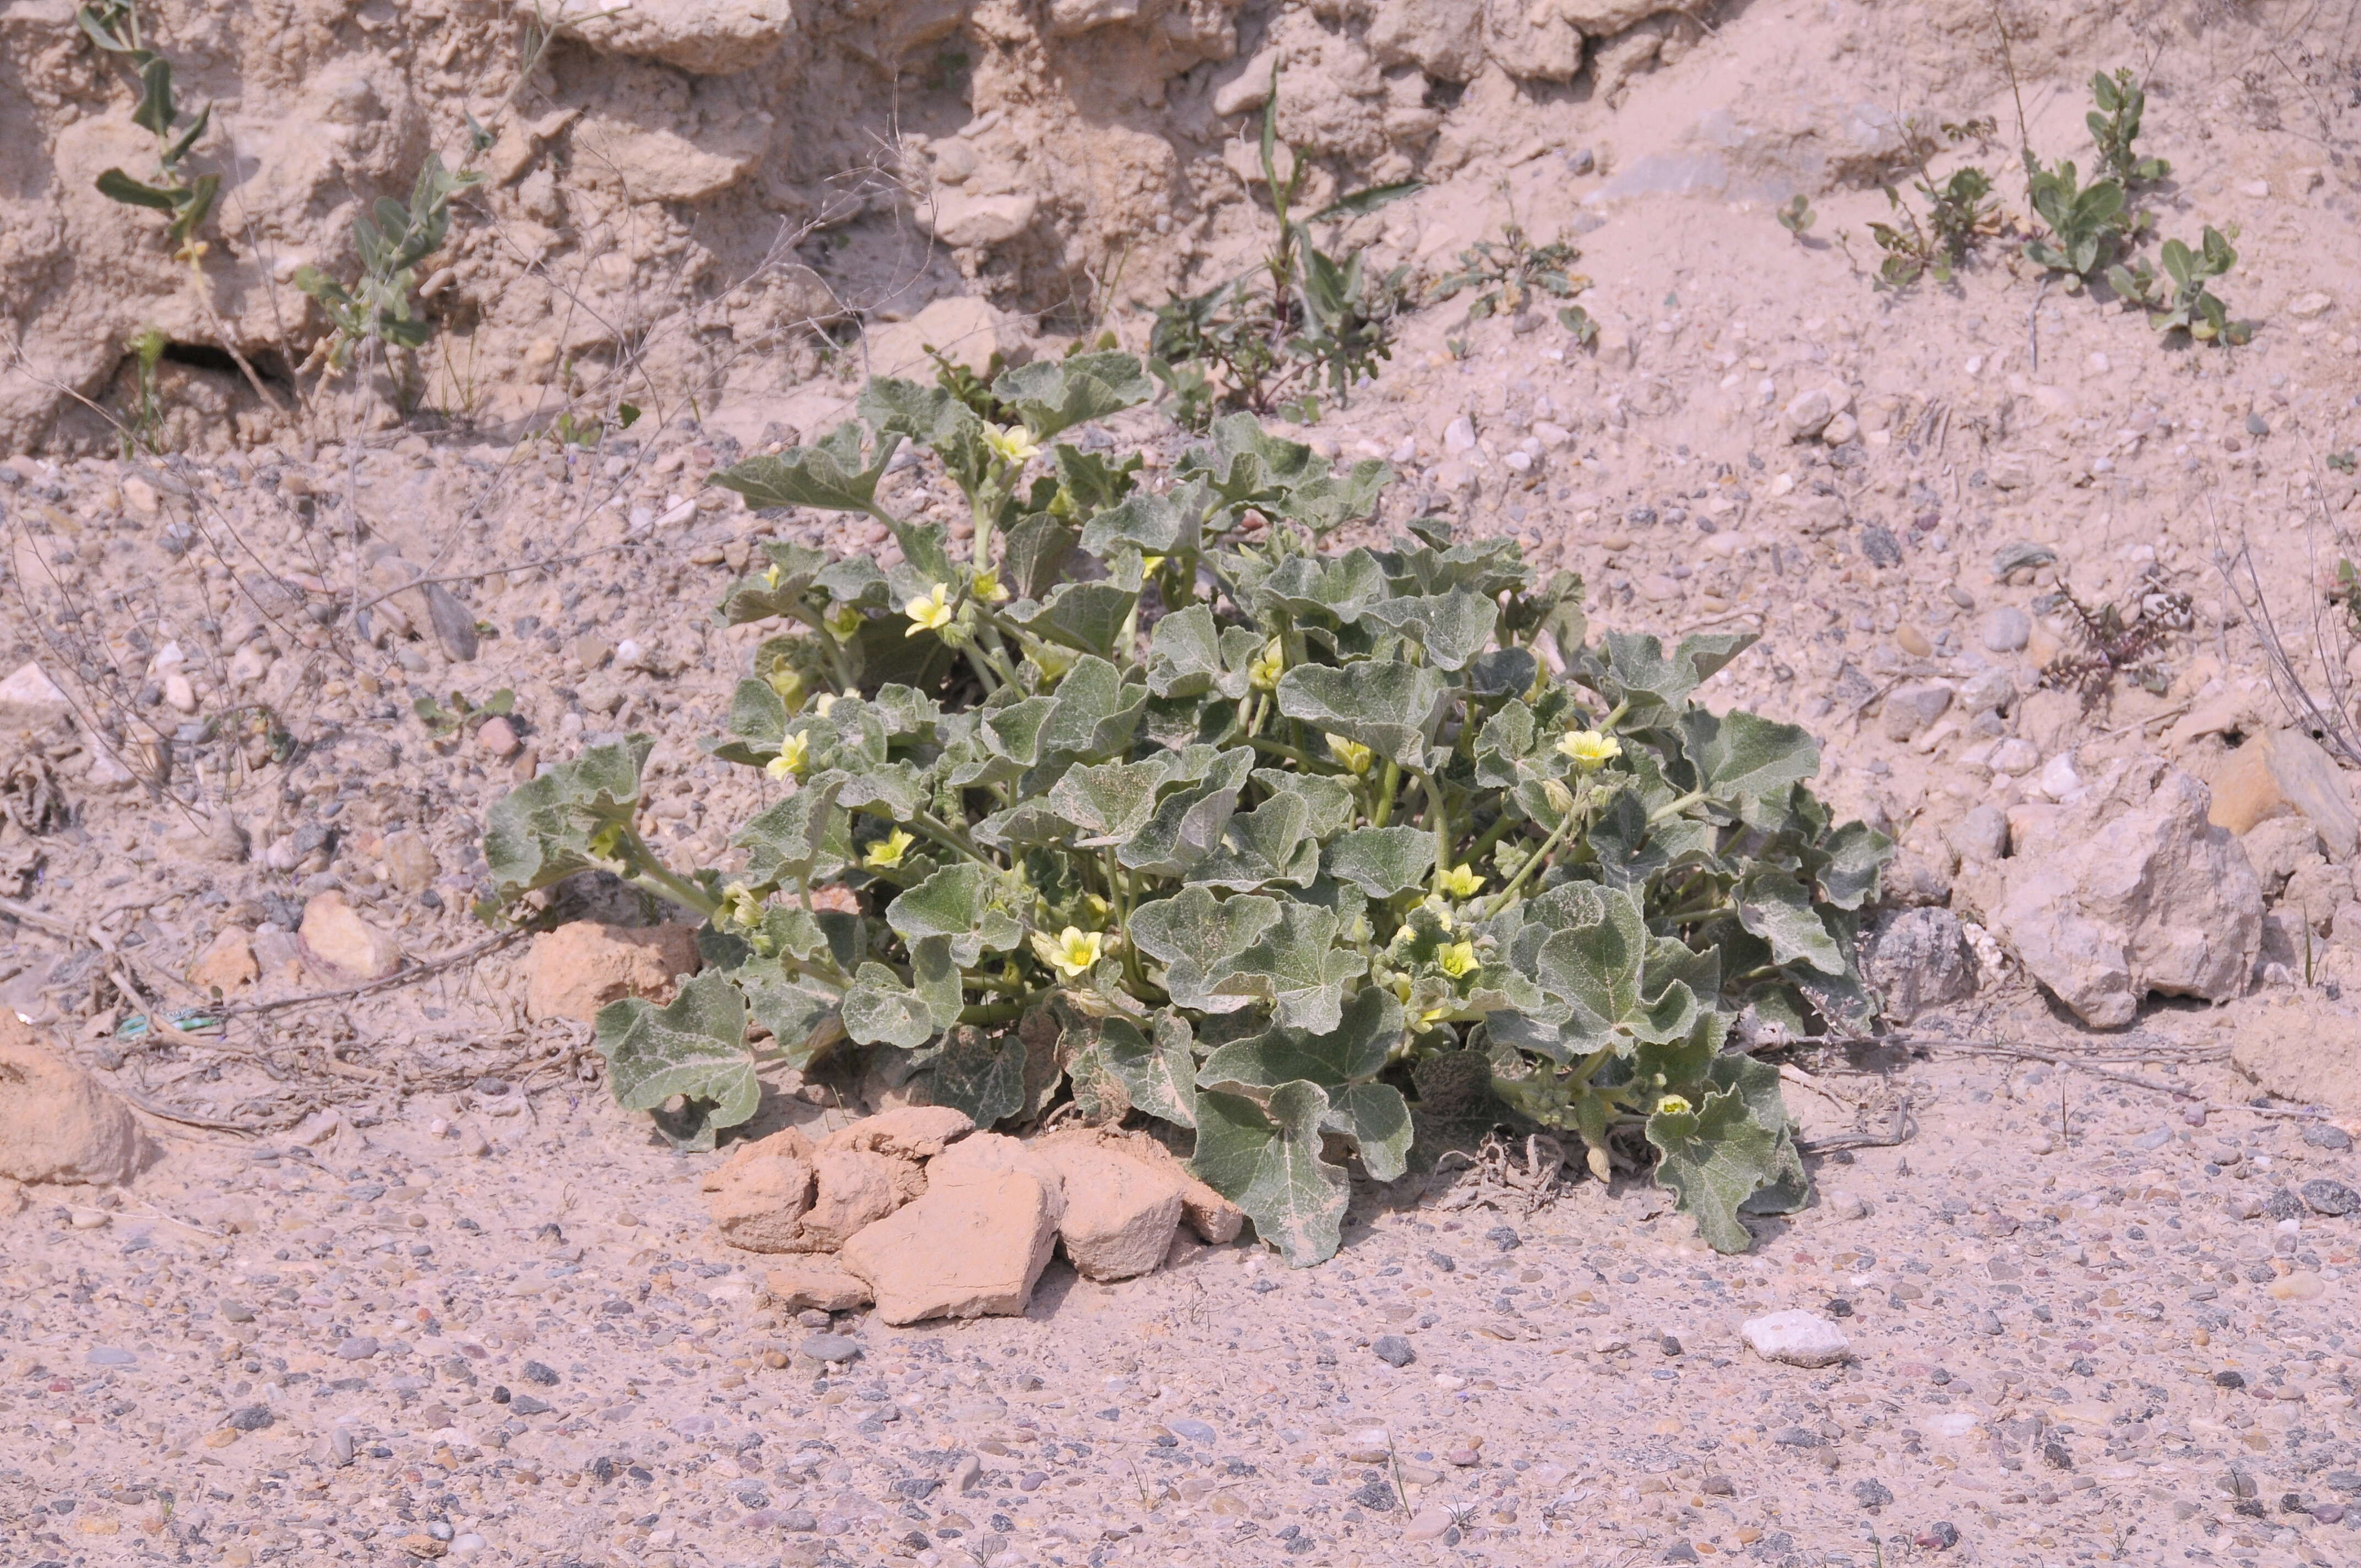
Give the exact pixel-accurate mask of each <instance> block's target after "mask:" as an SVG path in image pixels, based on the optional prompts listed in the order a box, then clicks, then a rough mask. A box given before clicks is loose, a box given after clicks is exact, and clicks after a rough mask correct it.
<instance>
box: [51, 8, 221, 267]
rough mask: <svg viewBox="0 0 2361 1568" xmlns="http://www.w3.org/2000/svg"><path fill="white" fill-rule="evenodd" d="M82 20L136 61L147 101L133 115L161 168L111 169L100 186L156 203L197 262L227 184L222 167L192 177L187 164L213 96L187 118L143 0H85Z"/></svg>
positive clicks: (183, 256)
mask: <svg viewBox="0 0 2361 1568" xmlns="http://www.w3.org/2000/svg"><path fill="white" fill-rule="evenodd" d="M74 21H75V22H76V23H77V24H78V25H79V26H80V27H81V28H82V33H83V35H84V36H85V37H87V38H89V39H90V41H91V42H93V43H94V44H96V45H97V46H98V47H99V48H100V49H104V50H105V51H106V52H107V53H109V54H112V55H118V56H120V57H122V59H123V61H124V63H125V64H126V65H128V66H129V67H130V69H131V71H132V74H133V75H134V76H135V77H136V78H137V81H138V83H139V105H138V107H137V108H135V109H133V110H132V111H131V123H132V124H134V125H136V126H138V127H139V128H140V129H141V130H144V131H146V132H148V135H150V136H152V137H155V138H156V169H155V172H154V173H152V174H150V175H149V176H148V178H147V179H146V180H134V179H133V178H132V177H131V176H130V175H128V174H126V173H125V172H124V171H123V170H120V169H109V170H106V171H105V172H104V173H103V174H101V175H100V176H99V177H98V181H97V183H98V191H99V194H101V195H103V196H104V197H106V198H107V199H108V200H109V201H114V202H121V203H124V204H125V205H126V206H133V207H149V208H153V209H154V210H155V211H157V212H159V213H162V214H165V216H166V217H167V218H169V219H170V222H169V223H167V224H166V225H165V227H164V237H165V238H166V239H167V240H168V241H170V244H171V247H172V256H173V258H174V259H175V260H179V261H185V262H187V263H188V264H189V265H190V266H192V267H193V266H195V265H196V264H197V263H198V262H199V261H200V260H202V259H203V257H204V254H205V243H204V242H203V240H201V239H199V238H198V237H197V231H198V230H199V229H200V228H203V226H204V222H205V219H206V217H207V216H208V215H210V214H211V213H212V212H213V207H214V198H215V197H216V196H218V195H219V194H220V192H221V176H220V175H218V174H199V175H195V176H193V177H192V175H191V174H190V172H189V170H188V166H187V165H188V157H189V154H190V152H191V151H192V149H193V148H195V147H196V145H197V143H198V141H199V140H201V139H202V138H203V136H204V134H205V127H206V126H209V125H211V124H212V123H213V117H214V108H213V105H212V104H206V105H205V106H204V107H203V109H201V110H199V111H198V112H197V115H196V117H195V118H194V119H192V120H190V121H189V122H188V123H187V124H186V125H183V124H182V123H181V120H182V117H183V116H182V115H181V109H180V104H179V103H178V101H177V100H176V99H175V98H174V96H173V93H172V62H171V61H170V60H166V59H165V58H164V57H163V56H162V55H160V54H158V53H157V52H156V51H155V50H153V49H149V48H148V44H147V38H146V35H145V33H144V31H143V30H142V28H141V26H140V21H139V6H138V4H137V0H98V4H96V5H82V6H80V7H78V8H77V9H76V10H75V12H74Z"/></svg>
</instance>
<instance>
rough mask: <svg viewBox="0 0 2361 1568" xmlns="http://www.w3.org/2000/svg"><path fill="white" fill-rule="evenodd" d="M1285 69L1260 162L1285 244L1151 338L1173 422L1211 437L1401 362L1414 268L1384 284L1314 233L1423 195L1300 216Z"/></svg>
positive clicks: (1385, 193) (1300, 176)
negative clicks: (1286, 134) (1404, 305)
mask: <svg viewBox="0 0 2361 1568" xmlns="http://www.w3.org/2000/svg"><path fill="white" fill-rule="evenodd" d="M1281 151H1282V148H1280V146H1279V70H1278V68H1277V67H1276V66H1274V67H1272V69H1271V84H1270V98H1269V101H1268V103H1267V104H1265V105H1264V108H1263V119H1262V142H1261V146H1260V148H1259V149H1258V156H1259V158H1260V160H1261V164H1262V175H1263V186H1264V189H1265V190H1266V191H1267V192H1269V196H1270V203H1271V207H1272V210H1273V214H1274V215H1275V216H1276V217H1277V219H1278V222H1279V234H1278V237H1277V239H1276V240H1275V241H1274V242H1273V244H1272V246H1271V248H1270V250H1269V252H1268V254H1267V255H1266V256H1265V257H1264V258H1263V261H1262V263H1261V265H1260V266H1259V267H1258V268H1257V269H1254V270H1251V271H1248V272H1247V273H1246V274H1244V275H1242V276H1240V277H1237V278H1234V279H1232V280H1229V281H1227V282H1224V283H1221V284H1218V285H1216V286H1215V287H1213V288H1212V289H1209V290H1207V291H1205V292H1203V293H1202V294H1197V295H1193V296H1190V297H1185V298H1176V299H1173V300H1170V301H1168V302H1165V303H1164V304H1162V305H1160V306H1159V307H1158V308H1157V311H1156V323H1155V325H1154V327H1153V328H1152V329H1151V330H1150V332H1149V334H1148V356H1149V357H1148V368H1149V370H1150V372H1151V373H1152V374H1153V375H1154V376H1155V377H1156V378H1157V379H1158V380H1159V381H1160V382H1162V383H1163V385H1164V387H1165V389H1166V391H1167V393H1168V394H1169V395H1170V398H1171V400H1172V404H1173V408H1172V411H1173V414H1174V417H1175V418H1176V419H1177V420H1178V421H1179V422H1180V423H1182V424H1183V425H1184V426H1186V427H1187V428H1189V429H1191V430H1200V431H1202V430H1203V429H1205V428H1206V427H1207V425H1208V424H1209V423H1210V422H1211V421H1212V419H1213V415H1214V414H1215V413H1216V412H1217V411H1220V410H1224V409H1228V410H1246V411H1253V412H1255V413H1261V414H1267V413H1270V412H1273V411H1276V410H1278V409H1279V406H1280V405H1281V404H1282V403H1283V402H1292V403H1293V404H1294V405H1295V406H1296V408H1297V409H1299V410H1301V409H1305V408H1307V407H1308V408H1310V409H1311V410H1312V411H1316V407H1317V405H1316V404H1310V405H1307V404H1306V403H1305V402H1304V400H1305V399H1307V398H1309V397H1312V396H1314V395H1316V394H1317V393H1318V391H1319V390H1320V389H1321V388H1322V387H1323V386H1325V387H1326V388H1327V389H1329V390H1330V391H1332V392H1333V393H1334V395H1335V396H1336V398H1337V399H1338V400H1340V401H1342V400H1345V399H1347V398H1349V397H1350V395H1351V393H1352V389H1353V386H1354V384H1355V383H1356V381H1357V380H1358V379H1359V378H1361V377H1363V376H1365V375H1366V376H1374V375H1375V374H1377V368H1378V365H1379V364H1381V363H1382V362H1383V361H1385V360H1386V359H1388V358H1390V357H1391V356H1392V354H1393V322H1394V316H1395V313H1397V312H1398V311H1399V310H1400V305H1401V293H1402V281H1403V280H1404V279H1405V278H1406V277H1407V276H1408V275H1409V271H1408V269H1407V268H1402V267H1397V268H1395V269H1393V270H1391V271H1389V272H1386V273H1382V274H1380V273H1377V272H1375V271H1372V270H1369V269H1366V268H1365V267H1364V265H1363V257H1362V253H1361V252H1359V251H1357V250H1356V251H1350V252H1347V253H1345V254H1344V255H1342V256H1335V255H1331V254H1330V253H1329V252H1327V251H1324V250H1323V249H1321V248H1320V247H1319V246H1318V245H1317V244H1315V243H1314V242H1313V238H1312V227H1311V225H1314V224H1321V223H1328V222H1333V221H1335V220H1339V219H1344V218H1351V217H1358V216H1360V215H1361V214H1365V213H1371V212H1375V211H1376V210H1377V209H1378V208H1379V207H1382V206H1384V205H1385V204H1386V203H1389V202H1393V201H1398V200H1400V198H1401V197H1403V196H1407V195H1409V194H1411V192H1415V191H1417V190H1418V189H1419V188H1420V187H1419V185H1418V183H1417V182H1416V181H1404V182H1402V183H1399V184H1392V185H1380V186H1370V187H1367V188H1365V189H1363V190H1358V191H1355V192H1351V193H1349V194H1347V195H1345V196H1341V197H1339V198H1337V199H1336V200H1335V201H1334V202H1331V203H1328V204H1327V205H1326V206H1324V207H1323V208H1321V209H1320V210H1319V211H1318V212H1315V213H1313V214H1311V216H1309V217H1301V218H1300V217H1298V216H1296V215H1295V207H1296V203H1297V200H1298V198H1299V197H1300V196H1301V194H1302V191H1303V182H1304V180H1305V179H1306V177H1307V176H1308V174H1309V173H1310V165H1309V164H1307V163H1306V162H1305V161H1304V160H1303V159H1301V158H1298V157H1296V156H1295V155H1294V154H1293V152H1292V151H1289V152H1287V170H1286V172H1285V174H1284V175H1282V174H1281V173H1280V171H1279V158H1280V153H1281Z"/></svg>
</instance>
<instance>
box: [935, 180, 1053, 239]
mask: <svg viewBox="0 0 2361 1568" xmlns="http://www.w3.org/2000/svg"><path fill="white" fill-rule="evenodd" d="M1040 205H1041V200H1040V198H1039V197H1038V196H1036V195H1034V194H1033V193H1032V192H1022V193H1019V194H1014V195H1004V196H971V195H969V194H968V193H967V192H964V191H938V192H935V195H934V200H933V201H932V202H931V203H928V205H926V206H923V207H920V208H919V209H918V214H917V215H918V222H919V224H920V225H921V226H923V227H925V228H926V229H927V231H928V233H930V234H932V235H933V236H935V237H936V238H937V239H939V240H941V241H942V242H943V243H944V244H945V245H951V246H959V247H963V248H965V247H981V246H987V245H998V244H1000V243H1001V242H1003V241H1004V240H1011V239H1015V238H1016V236H1018V235H1020V234H1023V233H1024V232H1025V231H1026V230H1027V228H1029V227H1031V226H1032V224H1033V214H1034V213H1035V212H1036V211H1038V209H1039V207H1040Z"/></svg>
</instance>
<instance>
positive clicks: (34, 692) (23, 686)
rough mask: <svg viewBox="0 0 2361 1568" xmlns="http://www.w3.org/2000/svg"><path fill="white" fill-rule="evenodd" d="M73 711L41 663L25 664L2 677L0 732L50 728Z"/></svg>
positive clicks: (13, 734)
mask: <svg viewBox="0 0 2361 1568" xmlns="http://www.w3.org/2000/svg"><path fill="white" fill-rule="evenodd" d="M72 711H73V703H72V702H71V700H70V699H69V698H68V697H67V696H66V694H65V693H64V692H62V691H60V689H59V688H58V684H57V682H55V681H53V680H51V679H49V672H48V671H46V670H44V669H42V668H41V666H40V665H38V664H25V665H22V666H20V667H19V668H18V669H17V671H16V674H12V675H10V676H9V677H8V678H7V679H6V680H5V681H0V736H5V737H7V738H8V739H9V740H14V739H16V736H17V735H18V734H19V733H20V732H22V731H24V730H27V729H30V730H37V731H38V730H42V729H48V728H49V726H50V725H52V724H55V723H56V722H57V721H58V720H59V719H60V718H64V717H65V716H66V715H68V714H70V713H71V712H72Z"/></svg>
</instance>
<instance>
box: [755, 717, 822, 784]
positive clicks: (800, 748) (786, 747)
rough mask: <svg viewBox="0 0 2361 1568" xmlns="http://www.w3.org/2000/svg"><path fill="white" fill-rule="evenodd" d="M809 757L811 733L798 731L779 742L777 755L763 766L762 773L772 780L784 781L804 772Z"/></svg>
mask: <svg viewBox="0 0 2361 1568" xmlns="http://www.w3.org/2000/svg"><path fill="white" fill-rule="evenodd" d="M810 757H811V731H810V730H808V729H798V730H796V732H795V733H794V734H792V735H790V736H788V737H787V738H786V739H785V740H781V741H780V742H779V754H778V755H777V756H775V757H774V758H772V759H771V760H770V761H769V762H766V763H764V764H763V772H764V773H768V774H769V775H770V776H771V777H773V778H774V779H784V778H786V777H788V776H790V775H792V774H798V773H802V772H803V771H804V763H805V762H807V761H808V760H809V759H810Z"/></svg>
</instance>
